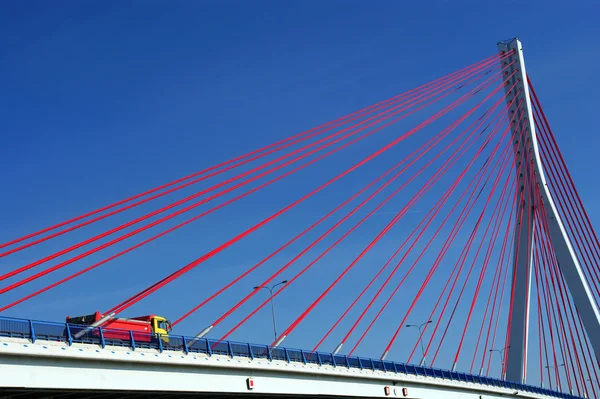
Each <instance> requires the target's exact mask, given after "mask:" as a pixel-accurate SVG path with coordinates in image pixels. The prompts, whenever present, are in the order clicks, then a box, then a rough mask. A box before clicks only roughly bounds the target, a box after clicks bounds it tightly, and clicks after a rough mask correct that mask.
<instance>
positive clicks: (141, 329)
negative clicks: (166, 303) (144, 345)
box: [67, 312, 171, 342]
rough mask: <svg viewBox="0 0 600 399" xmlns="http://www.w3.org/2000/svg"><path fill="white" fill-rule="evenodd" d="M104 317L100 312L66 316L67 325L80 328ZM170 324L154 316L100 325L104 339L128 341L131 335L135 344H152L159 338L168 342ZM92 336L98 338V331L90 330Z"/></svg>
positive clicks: (118, 320)
mask: <svg viewBox="0 0 600 399" xmlns="http://www.w3.org/2000/svg"><path fill="white" fill-rule="evenodd" d="M103 317H104V315H103V314H101V313H100V312H94V313H92V314H89V315H84V316H75V317H69V316H67V323H68V324H73V325H81V326H92V325H94V323H97V322H98V321H100V320H101V319H102V318H103ZM169 332H171V323H170V322H169V321H168V320H167V319H166V318H164V317H162V316H157V315H154V314H151V315H148V316H139V317H132V318H111V319H108V320H107V321H105V322H104V323H102V333H103V335H104V339H109V340H123V341H129V340H130V339H131V335H133V339H134V340H135V341H136V342H152V341H155V340H156V339H158V338H160V339H161V340H162V341H164V342H169ZM90 334H92V335H93V336H99V335H100V332H99V331H98V329H92V330H90Z"/></svg>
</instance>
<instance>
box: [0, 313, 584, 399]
mask: <svg viewBox="0 0 600 399" xmlns="http://www.w3.org/2000/svg"><path fill="white" fill-rule="evenodd" d="M0 337H13V338H26V339H29V340H31V341H32V342H35V341H37V340H44V341H54V342H65V343H67V344H68V345H69V346H70V345H73V343H84V344H94V345H99V346H101V347H102V348H104V347H105V346H107V345H113V346H114V345H116V346H123V347H128V348H131V349H132V350H135V349H136V348H150V349H156V350H158V351H160V352H162V351H165V350H170V351H180V352H183V353H185V354H186V355H187V354H190V353H203V354H206V355H208V356H212V355H214V354H219V355H227V356H231V357H232V358H233V357H244V358H250V359H256V358H263V359H269V360H283V361H287V362H301V363H304V364H307V363H311V364H318V365H330V366H333V367H347V368H358V369H368V370H373V371H375V370H379V371H385V372H394V373H399V374H411V375H417V376H427V377H435V378H442V379H447V380H452V381H462V382H472V383H476V384H482V385H487V386H491V387H498V388H508V389H514V390H515V391H524V392H531V393H537V394H541V395H546V396H550V397H555V398H565V399H579V398H578V397H577V396H574V395H570V394H566V393H562V392H556V391H552V390H550V389H545V388H541V387H536V386H532V385H525V384H518V383H516V382H510V381H505V380H500V379H497V378H491V377H484V376H478V375H473V374H467V373H459V372H456V371H450V370H444V369H439V368H433V367H422V366H416V365H412V364H405V363H397V362H393V361H388V360H378V359H371V358H362V357H356V356H345V355H339V354H333V353H327V352H313V351H305V350H301V349H290V348H280V347H278V348H273V347H271V346H269V345H256V344H250V343H242V342H233V341H217V340H212V339H207V338H201V339H196V338H193V337H185V336H182V335H169V336H168V341H165V340H164V339H161V337H159V336H157V335H156V334H145V333H140V332H137V331H128V330H116V329H106V328H102V327H94V328H89V327H87V326H81V325H73V324H67V323H54V322H45V321H36V320H29V319H16V318H9V317H0ZM75 337H78V338H75ZM115 337H118V338H115ZM163 338H165V337H163Z"/></svg>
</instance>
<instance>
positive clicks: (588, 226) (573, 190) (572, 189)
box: [527, 77, 600, 278]
mask: <svg viewBox="0 0 600 399" xmlns="http://www.w3.org/2000/svg"><path fill="white" fill-rule="evenodd" d="M527 82H528V84H529V87H530V88H531V93H532V94H533V98H534V101H535V103H536V105H537V108H538V109H539V113H540V114H541V116H542V119H543V121H544V125H545V128H546V131H547V134H548V137H549V138H550V140H549V141H551V143H552V146H549V147H551V148H552V150H553V152H554V153H555V155H558V157H559V159H560V161H561V164H562V170H563V173H564V174H565V175H566V176H567V178H568V179H569V182H570V185H569V186H568V187H569V189H570V192H571V195H572V197H574V198H576V199H577V202H578V204H579V207H578V208H577V209H578V213H579V215H580V216H581V215H582V214H583V216H584V219H585V221H586V223H585V227H586V231H587V232H588V235H590V236H593V237H594V240H595V241H596V246H593V245H590V247H591V248H594V249H595V253H596V258H598V257H600V253H599V252H598V250H599V248H600V241H599V240H598V236H597V235H596V232H595V230H594V228H593V226H592V223H591V221H590V218H589V216H588V214H587V211H586V209H585V207H584V206H583V202H582V201H581V197H580V196H579V192H578V191H577V188H576V187H575V183H574V182H573V178H572V177H571V173H570V172H569V169H568V168H567V165H566V162H565V160H564V158H563V156H562V153H561V151H560V149H559V147H558V144H557V142H556V139H555V137H554V133H553V132H552V129H551V128H550V124H549V123H548V120H547V118H546V115H545V113H544V110H543V109H542V106H541V103H540V101H539V99H538V97H537V94H536V92H535V90H534V88H533V85H532V84H531V81H530V80H529V77H527ZM596 267H598V264H597V263H596ZM596 277H597V278H598V276H597V275H596Z"/></svg>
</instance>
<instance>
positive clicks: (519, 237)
mask: <svg viewBox="0 0 600 399" xmlns="http://www.w3.org/2000/svg"><path fill="white" fill-rule="evenodd" d="M524 114H525V112H524V111H523V110H522V109H521V116H523V115H524ZM524 123H525V120H524V119H521V121H520V126H521V128H520V131H521V134H522V137H521V141H524V140H525V131H526V128H525V127H524ZM515 144H516V143H515ZM527 145H528V146H529V145H531V143H527ZM530 152H531V148H530V147H529V148H527V152H526V154H525V164H526V165H527V166H529V160H530V159H529V156H530ZM521 162H522V161H521ZM528 170H531V167H530V168H528ZM527 172H528V171H525V170H522V171H521V174H524V173H527ZM527 181H529V182H530V181H531V179H528V180H527ZM522 190H523V191H524V190H525V188H523V189H522ZM521 201H522V202H521V203H519V207H520V208H521V215H520V217H519V218H520V219H519V226H521V223H522V222H523V214H524V212H525V209H524V206H525V198H524V197H522V198H521ZM530 213H531V212H530V209H528V210H527V221H528V224H527V239H528V241H527V242H531V241H530V237H531V229H530V226H531V219H530V217H531V215H530ZM515 227H516V226H515ZM521 231H522V230H521V229H519V232H518V234H517V236H518V237H517V242H518V246H517V251H516V252H515V261H514V265H518V264H519V253H520V252H521V248H520V245H521ZM516 277H517V273H513V278H512V284H511V295H510V306H509V312H508V323H507V330H506V339H505V343H504V347H505V348H507V347H508V346H509V342H510V335H511V331H512V317H513V304H514V303H515V289H514V287H515V285H516ZM507 363H508V351H504V361H503V369H502V375H504V374H505V372H506V365H507ZM524 363H525V361H524ZM525 364H526V363H525Z"/></svg>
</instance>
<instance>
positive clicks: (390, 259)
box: [313, 99, 503, 351]
mask: <svg viewBox="0 0 600 399" xmlns="http://www.w3.org/2000/svg"><path fill="white" fill-rule="evenodd" d="M501 101H503V99H500V100H499V101H498V102H497V103H496V104H495V105H494V106H492V107H491V108H490V110H488V111H486V112H485V113H484V115H482V117H485V118H484V119H481V118H479V119H478V120H477V121H475V123H473V124H472V125H471V126H470V127H469V128H467V130H469V129H471V128H472V127H473V126H475V128H474V129H475V130H477V129H479V128H481V126H482V125H483V123H484V122H485V121H487V118H488V116H490V115H491V114H492V113H493V112H494V111H495V110H496V108H497V106H498V105H499V104H500V102H501ZM494 119H495V118H494ZM492 123H493V121H492ZM488 126H489V125H488ZM430 212H433V208H432V209H431V210H430ZM428 216H429V214H428V215H426V216H425V217H424V218H423V219H422V221H421V222H420V223H419V225H418V226H417V228H416V229H415V230H413V232H412V233H411V234H410V235H409V237H408V238H407V239H406V240H405V241H404V242H403V243H402V245H401V246H400V247H398V249H397V250H396V251H395V253H394V254H393V255H392V256H391V257H390V258H389V259H388V261H387V262H386V263H385V264H384V265H383V267H382V268H381V269H380V270H379V272H378V273H377V274H376V275H375V276H374V277H373V279H371V281H370V282H369V284H367V286H366V287H365V288H364V289H363V290H362V292H361V293H360V294H359V295H358V296H357V297H356V298H355V300H354V301H353V302H352V304H351V305H350V306H349V307H348V308H347V309H346V310H345V311H344V313H343V314H342V315H341V316H340V317H339V318H338V320H337V321H336V322H335V323H334V324H333V325H332V326H331V328H330V329H329V331H327V333H326V334H325V335H324V336H323V337H322V338H321V340H320V341H319V342H318V343H317V345H316V346H315V347H314V349H313V351H316V350H317V348H318V347H319V346H320V345H321V344H322V343H323V342H324V341H325V339H327V337H328V336H329V335H330V334H331V333H332V332H333V330H334V329H335V328H336V327H337V326H338V325H339V323H340V322H341V321H342V320H343V319H344V318H345V317H346V315H347V314H348V313H349V311H350V310H351V309H352V308H353V307H354V306H355V305H356V303H357V302H358V301H359V300H360V298H361V297H362V296H363V295H364V294H365V293H366V292H367V290H368V289H369V288H370V287H371V285H372V284H373V283H374V282H375V280H376V279H377V278H378V277H379V276H380V275H381V273H383V271H384V270H385V269H386V268H387V267H388V265H389V264H390V263H391V261H392V260H393V259H394V258H395V257H396V256H397V255H398V253H399V252H400V251H401V250H402V249H403V248H404V245H406V243H407V242H408V241H409V240H410V239H411V237H412V236H413V234H415V233H416V231H417V230H418V229H419V228H420V227H421V225H422V224H423V223H424V222H425V220H426V219H427V218H428ZM409 252H410V250H409ZM403 259H404V258H403ZM402 261H403V260H401V261H400V262H399V263H398V264H397V265H396V267H395V268H394V269H393V270H392V272H391V273H390V275H389V276H388V277H387V279H386V280H385V282H384V283H383V286H382V287H385V286H386V285H387V283H388V281H389V280H390V279H391V278H392V277H393V276H394V275H395V273H396V271H397V270H398V268H399V266H400V264H401V263H402ZM381 289H382V288H380V290H379V291H378V292H377V294H376V295H375V298H374V299H372V300H371V303H370V304H369V306H368V307H367V309H368V308H370V306H371V305H372V302H373V301H374V300H375V299H376V298H377V297H378V296H379V294H380V291H381ZM365 311H366V310H365ZM344 343H345V339H344V340H343V341H342V344H344Z"/></svg>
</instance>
